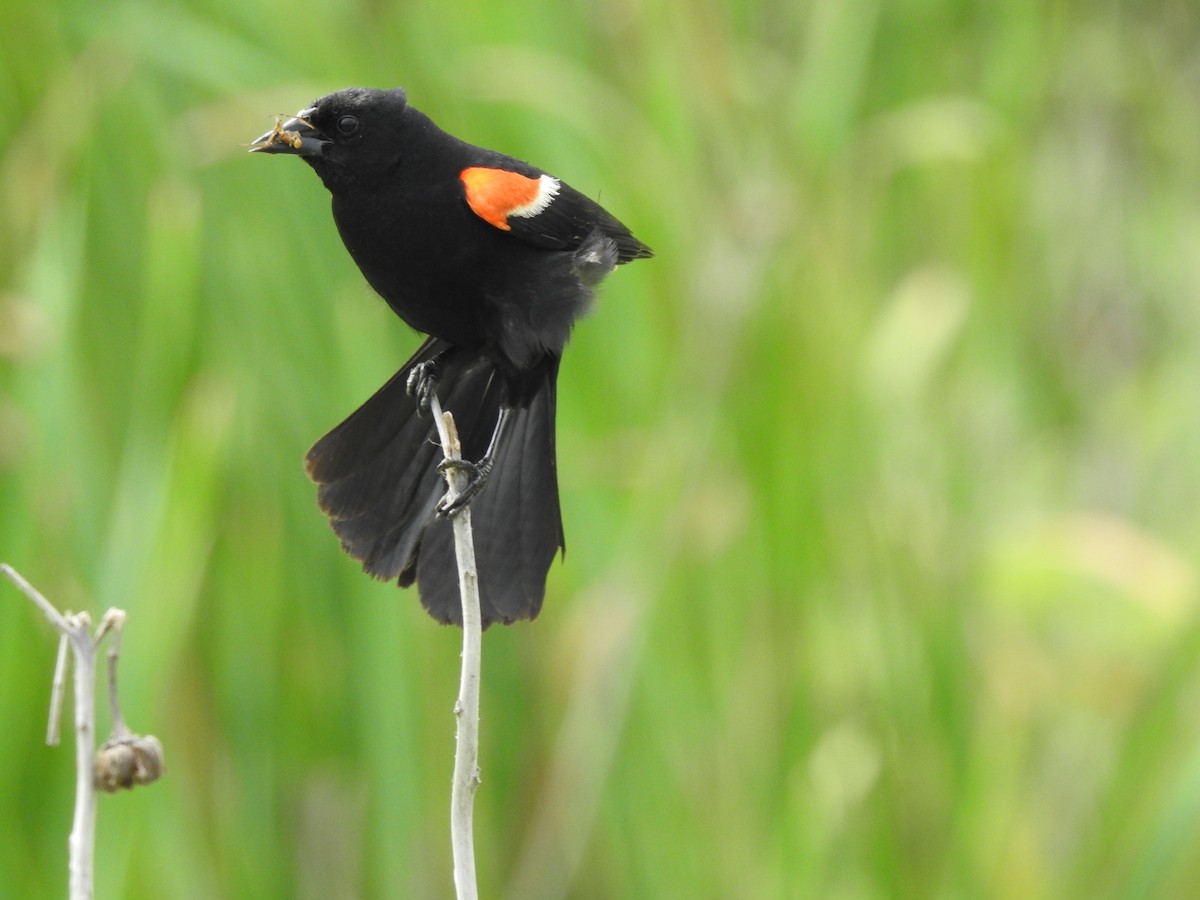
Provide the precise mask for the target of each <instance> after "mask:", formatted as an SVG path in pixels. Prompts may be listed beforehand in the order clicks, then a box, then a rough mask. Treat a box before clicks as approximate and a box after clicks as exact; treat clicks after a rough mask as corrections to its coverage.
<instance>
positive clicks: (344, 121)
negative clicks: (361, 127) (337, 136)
mask: <svg viewBox="0 0 1200 900" xmlns="http://www.w3.org/2000/svg"><path fill="white" fill-rule="evenodd" d="M338 131H340V132H341V133H342V134H347V135H349V134H354V132H356V131H358V119H356V118H354V116H342V117H341V118H340V119H338Z"/></svg>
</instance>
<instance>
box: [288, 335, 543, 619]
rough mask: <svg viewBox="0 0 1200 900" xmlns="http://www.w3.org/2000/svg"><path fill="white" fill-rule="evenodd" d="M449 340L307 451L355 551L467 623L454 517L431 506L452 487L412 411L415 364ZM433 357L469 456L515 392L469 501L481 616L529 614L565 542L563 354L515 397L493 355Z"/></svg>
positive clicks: (436, 612) (440, 615)
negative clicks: (558, 411)
mask: <svg viewBox="0 0 1200 900" xmlns="http://www.w3.org/2000/svg"><path fill="white" fill-rule="evenodd" d="M448 349H449V345H448V344H446V343H445V342H444V341H440V340H437V339H435V338H431V339H429V340H427V341H426V342H425V343H424V344H423V345H422V346H421V348H420V349H419V350H418V351H417V352H416V354H414V356H413V357H412V359H410V360H409V361H408V362H407V363H405V364H404V366H403V368H401V369H400V371H399V372H397V373H396V374H395V375H394V376H392V378H391V379H390V380H389V381H388V382H387V384H385V385H384V386H383V387H381V388H380V389H379V390H378V391H376V392H375V394H374V396H372V397H371V398H370V399H369V400H368V401H367V402H366V403H364V404H363V405H362V406H361V407H359V408H358V409H357V410H356V411H355V412H354V413H353V414H352V415H351V416H350V417H349V418H348V419H346V420H345V421H344V422H342V424H340V425H338V426H337V427H336V428H334V429H333V430H332V431H331V432H329V433H328V434H327V435H325V436H324V437H323V438H321V439H320V440H319V441H317V443H316V444H315V445H314V446H313V448H312V449H311V450H310V451H309V452H308V457H307V465H308V473H309V475H310V477H311V478H312V479H313V481H315V482H316V483H317V484H318V485H319V489H318V492H317V502H318V503H319V505H320V507H321V509H322V510H323V511H324V512H325V514H326V515H327V516H329V518H330V523H331V524H332V526H333V530H334V531H335V532H336V533H337V535H338V537H339V538H340V539H341V542H342V547H343V548H344V549H345V551H346V552H347V553H348V554H350V556H352V557H354V558H355V559H358V560H361V561H362V564H363V569H364V570H365V571H366V572H367V573H368V574H370V575H372V576H374V577H376V578H380V579H392V578H395V579H397V581H398V582H399V584H400V586H401V587H408V586H409V585H411V584H413V582H414V581H415V582H416V584H417V587H418V590H419V592H420V595H421V602H422V604H424V606H425V608H426V610H428V611H429V614H430V615H431V616H433V617H434V618H435V619H437V620H438V621H439V622H443V623H448V624H449V623H452V624H456V625H461V624H462V606H461V600H460V595H459V587H458V569H457V566H456V564H455V558H454V538H453V531H452V528H451V525H450V522H449V521H447V520H445V519H440V518H437V517H436V516H435V515H434V507H435V506H436V505H437V502H438V500H439V499H440V498H441V496H442V495H443V494H444V493H445V485H444V483H443V481H442V477H441V476H440V475H439V474H438V473H437V470H436V469H437V464H438V463H439V462H440V461H441V459H442V452H441V448H440V446H439V444H438V442H437V432H436V429H435V427H434V424H433V421H432V419H431V417H430V416H421V415H419V414H418V413H417V404H416V400H415V399H414V398H413V397H411V396H409V394H408V389H407V383H408V376H409V372H410V371H411V370H412V369H413V367H414V366H416V365H417V364H419V363H422V362H426V361H428V360H431V359H433V358H435V357H438V356H439V355H440V354H442V353H443V352H444V351H446V350H448ZM442 359H443V360H444V361H445V362H444V364H441V363H440V364H439V367H438V378H439V380H438V386H437V394H438V399H439V400H440V401H441V403H442V406H443V408H445V409H447V410H449V411H450V412H452V413H453V414H454V420H455V424H456V426H457V428H458V432H459V437H460V438H461V440H462V444H463V457H464V458H465V459H469V460H477V459H479V458H480V457H482V456H483V454H484V452H485V451H486V450H487V446H488V442H489V440H490V438H491V435H492V431H493V429H494V427H495V425H496V420H497V417H498V415H499V411H500V407H501V406H502V405H504V404H506V403H508V404H512V405H513V408H512V410H511V412H510V413H509V418H508V421H507V423H506V425H505V429H504V433H503V436H502V438H501V441H500V446H498V447H497V448H496V450H495V456H494V461H495V466H494V468H493V470H492V474H491V477H490V478H489V480H488V483H487V485H486V486H485V487H484V489H483V490H482V492H481V493H480V494H479V495H478V496H477V497H475V498H474V500H473V501H472V502H471V520H472V525H473V530H474V538H475V557H476V565H477V568H478V571H479V588H480V603H481V611H482V616H483V623H484V625H485V627H486V626H487V625H489V624H491V623H492V622H504V623H509V622H513V621H516V620H518V619H532V618H534V617H535V616H537V614H538V612H539V610H540V609H541V607H542V599H543V596H544V595H545V589H546V573H547V572H548V571H549V568H550V563H551V562H552V561H553V559H554V556H555V554H556V553H557V552H558V550H559V549H560V548H562V547H563V546H564V540H563V531H562V518H561V514H560V512H559V506H558V475H557V471H556V467H555V449H554V414H555V405H556V404H555V384H556V381H557V377H558V358H557V357H556V356H549V355H548V356H546V357H545V358H544V359H543V360H542V361H541V362H540V363H539V364H538V365H537V366H535V367H534V369H533V370H531V371H530V372H528V373H525V374H524V375H523V377H522V388H521V392H520V397H519V398H517V400H516V402H515V403H514V402H513V400H512V399H510V398H509V394H510V393H511V390H510V385H509V384H508V383H507V381H506V379H505V378H503V377H502V376H500V375H499V374H498V373H497V371H496V367H495V365H494V364H493V363H492V362H490V361H489V360H488V359H487V358H485V357H481V356H477V355H474V354H464V353H461V352H455V351H451V352H450V353H449V354H447V355H446V356H444V357H442Z"/></svg>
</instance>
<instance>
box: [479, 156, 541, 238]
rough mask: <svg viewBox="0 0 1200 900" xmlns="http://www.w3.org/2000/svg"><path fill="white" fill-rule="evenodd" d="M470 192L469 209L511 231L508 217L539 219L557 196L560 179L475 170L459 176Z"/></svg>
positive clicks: (482, 168) (503, 229)
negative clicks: (534, 217)
mask: <svg viewBox="0 0 1200 900" xmlns="http://www.w3.org/2000/svg"><path fill="white" fill-rule="evenodd" d="M458 177H459V178H461V179H462V183H463V187H465V188H466V191H467V205H468V206H469V207H471V211H472V212H473V213H475V215H477V216H479V218H481V219H483V221H485V222H487V223H488V224H490V225H495V226H496V227H497V228H499V229H500V230H501V231H511V230H512V226H510V225H509V224H508V217H509V216H521V217H523V218H529V217H531V216H536V215H537V214H538V213H540V212H541V211H542V210H544V209H545V208H546V207H547V206H549V205H550V201H551V200H553V199H554V198H555V196H556V195H557V194H558V187H559V185H558V179H556V178H551V177H550V176H549V175H542V176H541V177H540V178H529V177H527V176H525V175H520V174H518V173H516V172H509V171H507V170H505V169H488V168H484V167H482V166H472V167H471V168H469V169H463V170H462V172H460V173H459V176H458Z"/></svg>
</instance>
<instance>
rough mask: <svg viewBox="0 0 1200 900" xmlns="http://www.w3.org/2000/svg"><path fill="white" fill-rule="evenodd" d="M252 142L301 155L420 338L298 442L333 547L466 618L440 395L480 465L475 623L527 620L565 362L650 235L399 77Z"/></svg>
mask: <svg viewBox="0 0 1200 900" xmlns="http://www.w3.org/2000/svg"><path fill="white" fill-rule="evenodd" d="M251 149H253V150H259V151H263V152H266V153H286V154H291V155H295V156H300V157H302V158H303V159H304V161H305V162H307V163H308V164H309V165H310V166H312V168H313V170H314V171H316V173H317V174H318V175H319V176H320V177H321V180H322V181H323V182H324V183H325V187H327V188H328V189H329V191H330V192H331V193H332V194H333V218H334V221H335V222H336V223H337V228H338V232H339V233H340V234H341V236H342V241H343V242H344V243H345V245H346V249H347V250H349V251H350V255H351V257H353V259H354V261H355V263H357V264H358V267H359V269H361V270H362V273H363V275H365V276H366V278H367V281H368V282H369V283H370V284H371V286H372V287H373V288H374V289H375V290H376V291H377V292H378V293H379V294H380V295H381V296H382V297H383V299H384V300H386V301H387V303H388V305H389V306H391V308H392V309H393V310H394V311H395V312H396V314H397V315H399V316H400V318H402V319H403V320H404V321H405V322H407V323H408V324H409V325H411V326H412V327H413V328H415V329H417V330H418V331H422V332H425V333H426V334H427V335H429V339H428V340H426V341H425V343H424V344H423V345H422V346H421V348H420V349H419V350H417V352H416V354H415V355H414V356H413V358H412V359H410V360H409V361H408V362H407V363H405V364H404V366H403V368H401V369H400V371H399V372H397V373H396V374H395V375H394V376H393V377H392V379H391V380H390V381H388V383H387V384H385V385H384V386H383V387H382V388H380V389H379V390H378V391H377V392H376V393H375V395H374V396H373V397H371V399H369V400H368V401H367V402H366V403H364V404H363V405H362V406H361V407H360V408H359V409H358V410H357V411H356V412H355V413H353V414H352V415H351V416H350V417H349V418H348V419H346V421H344V422H343V423H342V424H341V425H339V426H337V427H336V428H335V429H333V431H331V432H329V434H327V435H325V437H323V438H321V440H319V441H318V442H317V443H316V444H315V445H314V446H313V448H312V449H311V450H310V451H309V452H308V457H307V463H308V472H309V475H310V476H311V477H312V479H313V480H314V481H315V482H317V484H318V485H319V486H320V487H319V490H318V495H317V496H318V502H319V503H320V506H321V509H322V510H323V511H324V512H325V513H326V515H328V516H329V518H330V520H331V523H332V525H333V529H334V531H335V532H336V533H337V535H338V537H339V538H341V541H342V546H343V547H344V548H345V550H346V552H347V553H349V554H350V555H351V556H353V557H354V558H356V559H359V560H361V561H362V563H363V568H364V569H365V570H366V571H367V572H368V573H369V574H371V575H373V576H375V577H377V578H383V579H391V578H396V579H397V580H398V581H399V584H400V585H401V587H408V586H409V585H411V584H412V583H413V582H414V580H415V581H416V583H417V585H418V589H419V591H420V594H421V602H422V603H423V604H424V605H425V608H426V610H428V611H429V614H430V615H432V616H433V617H434V618H435V619H437V620H438V621H440V622H444V623H455V624H461V622H462V610H461V604H460V599H459V592H458V576H457V570H456V567H455V563H454V545H453V536H452V530H451V527H450V523H449V522H448V521H447V518H448V517H449V516H452V515H453V514H454V513H455V512H457V511H458V509H459V508H461V506H460V504H453V505H447V504H446V503H445V502H444V500H441V499H440V498H442V494H443V489H442V483H441V478H440V476H439V472H438V464H439V461H440V460H441V450H440V448H439V446H438V444H437V441H436V432H435V429H434V426H433V423H432V419H431V417H430V416H427V415H425V413H426V412H427V411H428V406H429V402H430V393H429V392H430V391H436V392H437V396H438V399H439V400H440V401H441V403H442V405H443V407H444V408H446V409H448V410H450V411H451V412H453V413H454V418H455V422H456V424H457V426H458V430H459V434H460V436H461V438H462V443H463V456H464V458H465V459H468V460H478V462H477V463H475V464H473V465H469V466H468V470H469V471H470V474H471V476H472V478H471V483H470V487H469V488H468V490H467V492H466V495H467V496H466V498H465V500H469V501H470V502H471V515H472V521H473V523H474V526H475V542H476V547H475V550H476V557H477V564H478V569H479V586H480V601H481V605H482V615H483V622H484V625H485V626H486V625H488V624H490V623H492V622H504V623H506V624H507V623H509V622H513V621H515V620H517V619H532V618H534V617H535V616H536V615H537V614H538V611H539V610H540V609H541V606H542V599H543V596H544V595H545V591H546V573H547V572H548V571H549V568H550V563H551V562H552V561H553V559H554V556H555V554H556V553H557V551H558V550H559V549H560V548H563V547H565V542H564V540H563V530H562V517H561V514H560V512H559V506H558V479H557V476H556V473H555V454H554V412H555V382H556V379H557V376H558V364H559V357H560V356H561V354H562V350H563V347H564V345H565V344H566V342H567V338H568V336H569V335H570V332H571V326H572V325H573V324H574V322H575V320H576V319H578V318H579V317H580V316H581V315H582V314H583V313H584V312H585V311H586V310H587V307H588V304H589V303H590V301H591V299H592V294H593V292H594V289H595V287H596V285H597V283H598V282H599V281H600V280H601V279H602V278H603V277H604V276H605V275H607V274H608V273H609V272H611V271H612V270H613V268H614V267H615V266H617V265H619V264H621V263H626V262H629V261H630V260H634V259H640V258H644V257H648V256H650V255H651V252H650V249H649V248H648V247H647V246H646V245H645V244H643V243H642V242H641V241H639V240H637V238H635V237H634V236H633V235H632V234H630V233H629V229H628V228H626V227H625V226H624V225H622V224H621V223H620V222H618V221H617V220H616V219H615V218H613V217H612V216H611V215H609V213H607V212H606V211H605V210H604V209H602V208H601V207H600V206H599V205H598V204H596V203H594V202H593V201H591V200H589V199H588V198H587V197H585V196H583V195H582V194H580V193H579V192H578V191H576V190H574V189H573V188H571V187H570V186H568V185H567V184H566V183H565V182H562V181H560V180H558V179H557V178H554V177H553V176H551V175H548V174H546V173H545V172H543V171H542V170H541V169H538V168H535V167H534V166H531V165H529V164H528V163H524V162H521V161H520V160H517V159H513V158H512V157H510V156H505V155H504V154H502V153H497V152H495V151H492V150H485V149H483V148H481V147H475V146H472V145H471V144H467V143H464V142H463V141H460V140H458V139H457V138H455V137H452V136H451V135H449V134H447V133H446V132H444V131H442V130H441V129H440V128H438V127H437V126H436V125H434V124H433V122H432V121H430V120H429V118H428V117H427V116H425V115H424V114H422V113H421V112H419V111H418V110H416V109H414V108H413V107H411V106H409V105H408V102H407V98H406V96H405V93H404V91H403V90H400V89H396V90H387V91H384V90H367V89H364V88H351V89H349V90H344V91H338V92H337V93H333V94H330V95H328V96H326V97H322V98H321V99H320V100H317V101H316V102H315V103H313V104H312V106H310V107H309V108H307V109H304V110H301V111H300V112H298V113H297V114H296V115H295V116H294V117H293V118H291V119H289V120H287V121H286V122H283V123H281V124H277V125H276V127H275V128H274V129H273V130H272V131H270V132H268V133H267V134H264V135H263V136H262V137H260V138H258V139H257V140H256V141H254V143H253V144H252V145H251ZM489 476H490V477H489ZM485 480H486V481H487V482H488V484H487V489H486V490H483V491H480V488H482V487H483V484H484V482H485ZM465 500H464V502H465Z"/></svg>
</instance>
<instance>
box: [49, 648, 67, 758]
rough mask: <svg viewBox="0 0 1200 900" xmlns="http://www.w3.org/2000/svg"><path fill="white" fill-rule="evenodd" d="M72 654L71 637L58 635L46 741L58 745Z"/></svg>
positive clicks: (50, 744) (53, 745)
mask: <svg viewBox="0 0 1200 900" xmlns="http://www.w3.org/2000/svg"><path fill="white" fill-rule="evenodd" d="M70 654H71V639H70V638H69V637H67V636H66V635H65V634H60V635H59V636H58V658H57V659H56V660H55V661H54V682H53V683H52V684H51V685H50V717H49V721H48V722H47V723H46V743H47V745H49V746H51V747H57V746H58V741H59V724H58V723H59V722H60V721H61V720H62V703H63V694H64V693H65V691H66V687H67V661H68V660H69V659H70Z"/></svg>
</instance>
